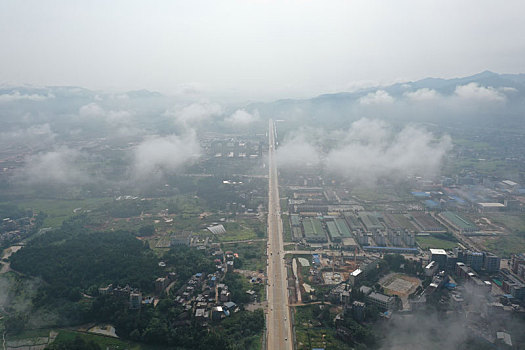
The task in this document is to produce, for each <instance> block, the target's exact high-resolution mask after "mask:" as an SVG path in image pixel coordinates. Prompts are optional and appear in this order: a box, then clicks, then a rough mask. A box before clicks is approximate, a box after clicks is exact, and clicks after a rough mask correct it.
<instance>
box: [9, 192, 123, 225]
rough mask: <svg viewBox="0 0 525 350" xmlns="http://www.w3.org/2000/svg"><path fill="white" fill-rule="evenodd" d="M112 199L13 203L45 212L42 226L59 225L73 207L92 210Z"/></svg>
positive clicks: (44, 200)
mask: <svg viewBox="0 0 525 350" xmlns="http://www.w3.org/2000/svg"><path fill="white" fill-rule="evenodd" d="M112 200H113V199H112V198H107V197H104V198H87V199H82V200H64V199H35V200H31V201H21V202H16V203H14V204H16V205H19V206H20V207H23V208H28V209H29V208H30V209H33V210H36V211H43V212H44V213H46V214H47V218H46V219H45V220H44V225H43V226H44V227H60V225H62V222H63V221H64V220H66V219H67V218H69V217H70V216H72V215H73V214H74V213H73V210H74V209H76V208H82V209H83V210H94V209H96V208H98V207H99V206H101V205H103V204H105V203H108V202H111V201H112Z"/></svg>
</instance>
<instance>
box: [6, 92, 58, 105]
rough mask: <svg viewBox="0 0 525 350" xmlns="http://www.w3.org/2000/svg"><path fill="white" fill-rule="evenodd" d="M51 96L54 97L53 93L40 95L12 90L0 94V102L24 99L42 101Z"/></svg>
mask: <svg viewBox="0 0 525 350" xmlns="http://www.w3.org/2000/svg"><path fill="white" fill-rule="evenodd" d="M51 98H55V96H54V95H53V94H47V95H40V94H21V93H20V92H19V91H13V92H11V93H8V94H2V95H0V103H9V102H14V101H20V100H26V101H44V100H48V99H51Z"/></svg>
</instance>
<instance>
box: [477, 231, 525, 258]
mask: <svg viewBox="0 0 525 350" xmlns="http://www.w3.org/2000/svg"><path fill="white" fill-rule="evenodd" d="M483 244H484V245H485V247H487V249H488V250H490V251H491V252H493V253H494V254H496V255H498V256H501V257H505V258H508V257H510V255H511V254H515V253H522V252H524V251H525V237H523V236H517V235H513V234H511V235H502V236H499V237H496V238H493V239H492V238H491V239H487V240H485V241H484V242H483Z"/></svg>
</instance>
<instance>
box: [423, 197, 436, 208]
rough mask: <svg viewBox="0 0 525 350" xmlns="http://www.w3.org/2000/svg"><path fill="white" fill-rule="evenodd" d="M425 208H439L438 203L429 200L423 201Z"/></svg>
mask: <svg viewBox="0 0 525 350" xmlns="http://www.w3.org/2000/svg"><path fill="white" fill-rule="evenodd" d="M425 206H427V207H429V208H437V207H439V203H438V202H435V201H433V200H431V199H427V200H425Z"/></svg>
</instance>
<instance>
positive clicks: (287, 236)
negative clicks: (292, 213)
mask: <svg viewBox="0 0 525 350" xmlns="http://www.w3.org/2000/svg"><path fill="white" fill-rule="evenodd" d="M281 217H282V220H283V241H284V242H291V241H292V229H291V227H290V219H289V217H288V215H287V214H283V215H282V216H281Z"/></svg>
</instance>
